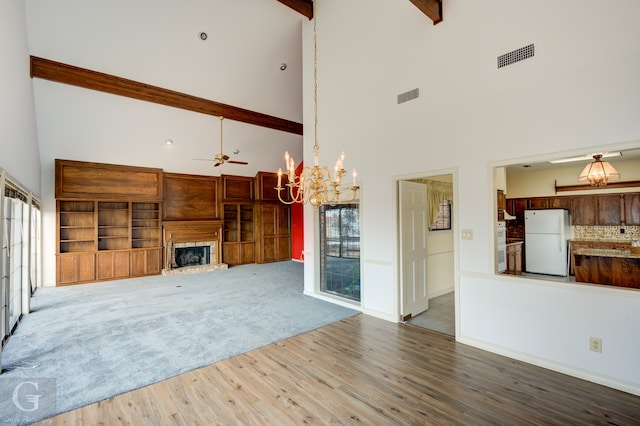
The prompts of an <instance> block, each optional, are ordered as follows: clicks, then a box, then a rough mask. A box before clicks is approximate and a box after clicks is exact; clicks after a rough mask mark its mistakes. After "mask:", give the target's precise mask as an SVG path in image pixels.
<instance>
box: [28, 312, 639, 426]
mask: <svg viewBox="0 0 640 426" xmlns="http://www.w3.org/2000/svg"><path fill="white" fill-rule="evenodd" d="M187 332H188V331H187ZM40 424H43V425H72V424H73V425H97V424H107V425H120V424H127V425H166V424H178V425H211V424H220V425H239V424H274V425H287V424H292V425H293V424H296V425H299V424H321V425H324V424H367V425H388V424H433V425H458V424H459V425H541V424H557V425H579V424H583V425H599V424H602V425H605V424H606V425H634V424H640V397H637V396H633V395H630V394H627V393H624V392H621V391H617V390H614V389H610V388H607V387H604V386H600V385H597V384H593V383H590V382H586V381H583V380H580V379H576V378H573V377H569V376H566V375H563V374H559V373H555V372H552V371H549V370H545V369H543V368H539V367H535V366H532V365H529V364H525V363H522V362H518V361H514V360H512V359H509V358H505V357H502V356H499V355H495V354H491V353H488V352H485V351H482V350H479V349H475V348H472V347H469V346H466V345H463V344H460V343H456V342H455V340H453V338H451V337H449V336H446V335H443V334H440V333H435V332H432V331H429V330H425V329H422V328H420V327H416V326H413V325H410V324H394V323H390V322H386V321H383V320H379V319H376V318H373V317H370V316H366V315H356V316H354V317H350V318H348V319H346V320H343V321H340V322H337V323H334V324H331V325H328V326H326V327H322V328H319V329H317V330H314V331H311V332H308V333H304V334H301V335H298V336H295V337H292V338H289V339H286V340H283V341H280V342H277V343H274V344H271V345H268V346H265V347H262V348H259V349H256V350H253V351H251V352H247V353H245V354H242V355H238V356H236V357H233V358H230V359H227V360H224V361H221V362H218V363H216V364H213V365H210V366H207V367H204V368H200V369H198V370H194V371H192V372H189V373H185V374H182V375H180V376H176V377H174V378H171V379H168V380H165V381H163V382H160V383H157V384H154V385H150V386H147V387H145V388H141V389H138V390H135V391H132V392H129V393H125V394H122V395H119V396H115V397H113V398H110V399H108V400H105V401H101V402H98V403H96V404H92V405H89V406H86V407H83V408H80V409H77V410H75V411H71V412H69V413H64V414H61V415H58V416H57V417H54V418H51V419H47V420H45V421H43V422H41V423H40Z"/></svg>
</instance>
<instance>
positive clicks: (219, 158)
mask: <svg viewBox="0 0 640 426" xmlns="http://www.w3.org/2000/svg"><path fill="white" fill-rule="evenodd" d="M218 118H220V153H219V154H216V155H214V156H213V158H194V160H200V161H215V164H214V165H213V167H218V166H221V165H223V164H224V163H230V164H249V163H247V162H245V161H235V160H230V159H229V156H228V155H226V154H224V153H223V151H222V120H224V117H222V116H220V117H218Z"/></svg>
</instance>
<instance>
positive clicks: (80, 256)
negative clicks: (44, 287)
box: [56, 253, 95, 285]
mask: <svg viewBox="0 0 640 426" xmlns="http://www.w3.org/2000/svg"><path fill="white" fill-rule="evenodd" d="M56 266H57V272H58V274H57V275H58V277H57V278H58V280H57V285H68V284H76V283H82V282H89V281H94V280H95V273H94V271H95V257H94V254H93V253H68V254H60V255H58V257H57V265H56Z"/></svg>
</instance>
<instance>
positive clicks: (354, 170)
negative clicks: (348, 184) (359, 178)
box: [353, 169, 357, 187]
mask: <svg viewBox="0 0 640 426" xmlns="http://www.w3.org/2000/svg"><path fill="white" fill-rule="evenodd" d="M356 174H357V173H356V169H353V186H354V187H355V186H356Z"/></svg>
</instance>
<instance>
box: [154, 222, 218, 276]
mask: <svg viewBox="0 0 640 426" xmlns="http://www.w3.org/2000/svg"><path fill="white" fill-rule="evenodd" d="M221 225H222V224H221V223H220V222H219V221H216V222H213V221H211V222H209V221H207V222H204V221H202V222H200V221H198V222H164V223H163V234H164V247H165V252H164V253H165V256H164V259H165V261H164V265H165V266H164V269H163V270H162V274H163V275H179V274H191V273H195V272H203V271H212V270H216V269H227V265H226V264H224V263H221V262H220V258H221V252H220V250H221V244H220V234H221V232H220V230H221Z"/></svg>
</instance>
